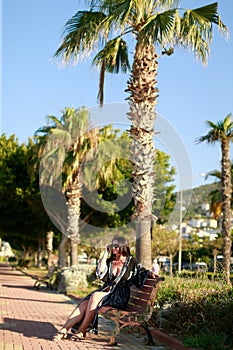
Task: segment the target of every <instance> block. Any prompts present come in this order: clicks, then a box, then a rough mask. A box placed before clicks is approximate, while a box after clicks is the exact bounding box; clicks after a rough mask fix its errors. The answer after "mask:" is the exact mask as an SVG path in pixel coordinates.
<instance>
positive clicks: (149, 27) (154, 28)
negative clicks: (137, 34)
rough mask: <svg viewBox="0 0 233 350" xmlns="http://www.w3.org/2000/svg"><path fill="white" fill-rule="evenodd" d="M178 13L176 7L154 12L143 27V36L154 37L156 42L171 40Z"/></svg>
mask: <svg viewBox="0 0 233 350" xmlns="http://www.w3.org/2000/svg"><path fill="white" fill-rule="evenodd" d="M176 14H177V10H176V9H171V10H169V11H165V12H163V13H156V14H154V15H153V16H151V17H150V18H149V20H148V21H147V22H146V23H145V25H144V26H143V27H142V28H141V32H143V36H144V37H145V38H149V37H152V38H153V41H154V43H155V44H156V43H158V42H160V43H163V44H165V43H166V42H169V41H170V42H171V39H172V35H173V29H174V26H175V19H176Z"/></svg>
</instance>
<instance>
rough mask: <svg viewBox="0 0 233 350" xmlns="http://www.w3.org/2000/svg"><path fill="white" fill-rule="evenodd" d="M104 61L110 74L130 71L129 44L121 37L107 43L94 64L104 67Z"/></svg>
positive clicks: (94, 60) (95, 58)
mask: <svg viewBox="0 0 233 350" xmlns="http://www.w3.org/2000/svg"><path fill="white" fill-rule="evenodd" d="M103 61H104V62H105V70H106V71H107V72H108V73H119V71H121V72H122V73H126V72H127V71H128V70H129V69H130V63H129V59H128V50H127V44H126V42H125V41H124V40H123V39H122V38H121V37H117V38H115V39H112V40H110V41H109V42H107V44H106V45H105V47H104V48H103V50H101V51H100V52H99V53H98V54H97V55H96V56H95V57H94V59H93V62H92V64H94V65H97V66H102V63H103Z"/></svg>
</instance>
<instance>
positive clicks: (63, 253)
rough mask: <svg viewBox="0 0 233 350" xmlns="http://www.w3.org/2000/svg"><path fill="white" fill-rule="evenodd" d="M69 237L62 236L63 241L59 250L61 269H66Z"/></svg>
mask: <svg viewBox="0 0 233 350" xmlns="http://www.w3.org/2000/svg"><path fill="white" fill-rule="evenodd" d="M68 241H69V240H68V237H67V236H66V235H64V234H63V235H62V240H61V243H60V245H59V248H58V257H59V258H58V265H59V267H61V268H62V267H66V249H67V244H68Z"/></svg>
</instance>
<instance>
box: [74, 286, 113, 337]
mask: <svg viewBox="0 0 233 350" xmlns="http://www.w3.org/2000/svg"><path fill="white" fill-rule="evenodd" d="M106 294H107V293H106V292H95V293H93V294H92V295H91V297H90V299H89V300H88V304H87V307H86V311H85V316H84V319H83V321H82V323H81V325H80V326H79V329H78V330H77V333H78V332H82V333H83V334H84V335H85V333H86V329H87V328H88V326H89V325H90V323H91V322H92V321H93V319H94V317H95V312H96V308H97V306H98V304H99V302H100V301H101V300H102V299H103V297H104V296H105V295H106Z"/></svg>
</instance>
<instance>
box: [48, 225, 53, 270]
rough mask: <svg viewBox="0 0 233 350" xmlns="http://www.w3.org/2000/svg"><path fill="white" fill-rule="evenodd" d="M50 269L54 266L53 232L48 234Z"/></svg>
mask: <svg viewBox="0 0 233 350" xmlns="http://www.w3.org/2000/svg"><path fill="white" fill-rule="evenodd" d="M47 251H48V262H47V266H48V269H49V268H50V267H51V266H52V252H53V231H49V232H47Z"/></svg>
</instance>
